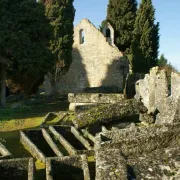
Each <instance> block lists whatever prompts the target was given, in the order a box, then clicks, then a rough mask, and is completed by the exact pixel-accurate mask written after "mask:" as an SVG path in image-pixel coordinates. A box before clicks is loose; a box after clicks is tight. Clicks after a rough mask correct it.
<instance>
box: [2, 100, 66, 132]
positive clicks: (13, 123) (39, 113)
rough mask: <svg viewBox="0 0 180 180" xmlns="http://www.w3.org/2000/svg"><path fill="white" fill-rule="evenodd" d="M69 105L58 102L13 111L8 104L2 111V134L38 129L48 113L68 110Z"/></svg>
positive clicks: (43, 103) (64, 102)
mask: <svg viewBox="0 0 180 180" xmlns="http://www.w3.org/2000/svg"><path fill="white" fill-rule="evenodd" d="M68 105H69V103H68V102H67V101H60V100H56V101H52V102H42V103H39V104H34V105H29V106H24V107H21V108H16V109H12V108H11V107H10V104H8V106H7V107H6V108H5V109H0V132H7V131H15V130H20V129H27V128H33V127H37V126H39V125H40V124H41V123H42V121H43V119H44V117H45V116H46V114H47V113H48V112H58V111H65V110H68Z"/></svg>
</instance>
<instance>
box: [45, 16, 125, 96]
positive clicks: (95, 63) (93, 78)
mask: <svg viewBox="0 0 180 180" xmlns="http://www.w3.org/2000/svg"><path fill="white" fill-rule="evenodd" d="M81 30H83V31H84V43H83V44H81V43H80V31H81ZM127 72H128V63H127V61H126V60H125V58H122V54H121V52H120V51H119V50H118V48H117V47H115V46H111V45H109V43H108V42H106V38H105V37H104V35H103V34H102V33H101V32H100V31H99V30H98V29H97V28H96V27H95V26H94V25H93V24H92V23H90V22H89V21H88V20H87V19H83V20H82V21H81V22H80V23H79V24H78V25H77V26H76V27H75V29H74V45H73V62H72V64H71V67H70V69H69V71H68V73H67V74H66V75H64V76H62V77H60V81H59V83H58V84H57V91H58V92H59V93H61V94H68V93H77V92H82V90H83V89H84V88H86V87H101V86H117V87H118V90H119V91H122V90H123V83H124V82H123V80H124V79H125V77H126V74H127ZM45 84H48V86H46V85H45V91H46V94H50V93H51V91H52V88H50V86H49V83H48V78H47V76H46V79H45Z"/></svg>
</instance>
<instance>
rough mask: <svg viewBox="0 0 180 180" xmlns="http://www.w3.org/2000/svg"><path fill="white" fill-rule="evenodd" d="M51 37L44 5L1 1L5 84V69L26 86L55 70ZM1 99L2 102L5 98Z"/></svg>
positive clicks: (25, 0)
mask: <svg viewBox="0 0 180 180" xmlns="http://www.w3.org/2000/svg"><path fill="white" fill-rule="evenodd" d="M50 34H51V28H50V26H49V23H48V21H47V19H46V17H45V10H44V6H43V4H40V3H37V2H36V1H34V0H13V1H11V0H1V1H0V59H1V60H2V59H3V60H4V61H5V63H4V64H6V66H5V65H4V66H3V72H4V75H3V77H4V78H3V79H2V81H3V83H2V84H4V83H5V72H6V71H5V70H4V69H5V68H6V70H7V72H8V74H9V76H10V77H13V76H16V75H18V76H19V77H21V78H20V79H19V80H23V81H24V82H25V81H26V80H27V79H29V77H31V78H36V77H40V76H43V75H44V74H45V73H47V72H48V71H49V69H50V68H51V67H53V65H54V58H53V56H52V53H51V51H50V50H49V49H48V48H47V47H48V46H49V45H48V43H49V38H50ZM1 91H2V92H4V85H2V89H1ZM1 96H2V97H1V100H3V99H4V97H5V94H3V93H2V94H1ZM1 103H2V105H3V106H4V105H5V102H3V101H2V102H1Z"/></svg>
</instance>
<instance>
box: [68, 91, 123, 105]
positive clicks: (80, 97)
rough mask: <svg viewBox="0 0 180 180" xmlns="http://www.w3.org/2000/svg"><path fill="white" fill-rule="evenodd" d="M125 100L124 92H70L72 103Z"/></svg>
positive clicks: (69, 97)
mask: <svg viewBox="0 0 180 180" xmlns="http://www.w3.org/2000/svg"><path fill="white" fill-rule="evenodd" d="M122 100H124V95H123V94H101V93H100V94H99V93H77V94H73V93H69V94H68V101H69V102H70V103H100V104H104V103H105V104H107V103H112V104H114V103H119V102H122Z"/></svg>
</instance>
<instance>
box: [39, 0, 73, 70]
mask: <svg viewBox="0 0 180 180" xmlns="http://www.w3.org/2000/svg"><path fill="white" fill-rule="evenodd" d="M42 1H43V2H44V4H45V6H46V16H47V18H48V19H49V21H50V24H51V25H52V27H53V37H52V39H51V41H50V49H51V50H52V52H53V53H54V54H55V57H56V62H57V64H56V66H57V67H58V66H59V67H65V68H66V69H68V67H69V66H70V64H71V62H72V45H73V35H74V25H73V22H74V16H75V9H74V6H73V1H74V0H42Z"/></svg>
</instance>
